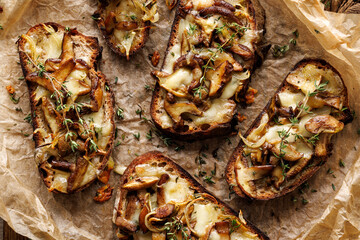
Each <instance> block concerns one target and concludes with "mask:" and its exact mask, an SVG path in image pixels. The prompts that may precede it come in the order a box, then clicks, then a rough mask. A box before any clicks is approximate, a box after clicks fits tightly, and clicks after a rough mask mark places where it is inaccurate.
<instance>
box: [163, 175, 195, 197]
mask: <svg viewBox="0 0 360 240" xmlns="http://www.w3.org/2000/svg"><path fill="white" fill-rule="evenodd" d="M163 187H164V193H165V201H166V202H170V201H174V202H183V201H185V200H186V199H187V198H188V197H189V195H191V194H192V191H191V190H190V189H189V187H190V185H189V183H188V182H187V181H186V180H184V179H183V178H178V177H176V176H171V177H170V180H169V181H168V182H167V183H165V184H164V185H163Z"/></svg>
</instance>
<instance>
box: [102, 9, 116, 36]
mask: <svg viewBox="0 0 360 240" xmlns="http://www.w3.org/2000/svg"><path fill="white" fill-rule="evenodd" d="M116 23H117V21H116V14H115V13H114V12H110V13H109V15H108V16H107V17H106V19H105V21H104V24H105V31H106V32H107V33H108V34H110V33H111V32H112V31H113V30H114V28H115V26H116Z"/></svg>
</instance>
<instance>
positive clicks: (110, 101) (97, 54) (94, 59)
mask: <svg viewBox="0 0 360 240" xmlns="http://www.w3.org/2000/svg"><path fill="white" fill-rule="evenodd" d="M43 24H44V25H50V26H52V27H53V28H56V30H58V29H60V30H63V31H65V27H64V26H62V25H60V24H58V23H54V22H46V23H40V24H37V25H35V26H33V27H31V28H30V29H29V30H28V32H27V33H26V34H28V33H31V32H33V31H36V30H37V28H39V27H41V26H42V25H43ZM76 35H79V36H81V37H82V38H84V39H86V40H87V41H91V42H92V43H91V47H92V49H93V54H92V56H91V64H92V66H90V67H93V68H94V69H95V70H97V68H98V64H99V61H100V59H101V54H102V47H100V45H99V41H98V39H97V38H96V37H90V36H85V35H83V34H82V33H80V32H78V31H77V30H76ZM25 43H26V41H24V40H23V39H20V40H19V42H18V51H19V57H20V63H21V69H22V72H23V75H24V76H27V74H28V73H29V72H28V71H27V69H26V67H25V65H24V63H26V59H27V56H26V54H25V53H23V52H22V51H20V48H24V47H25ZM101 75H102V77H103V78H104V79H105V85H107V86H109V81H108V79H107V78H106V76H105V75H104V74H103V73H101ZM26 83H27V86H28V91H29V100H30V107H31V121H32V126H33V130H35V129H37V128H38V127H39V126H40V123H39V122H38V120H39V118H37V117H36V116H35V112H36V106H35V101H34V99H33V97H32V96H33V93H34V91H35V90H36V87H37V84H36V83H32V82H29V81H26ZM106 91H108V94H109V95H108V96H107V98H106V100H105V102H104V104H107V107H108V108H109V109H112V110H113V108H114V93H113V91H112V90H111V88H109V89H108V90H106ZM110 118H111V124H112V125H113V126H115V121H114V111H110ZM114 134H115V130H114V129H113V130H112V137H111V139H110V140H109V142H108V145H110V146H109V152H108V153H107V154H106V155H104V156H103V157H102V159H104V158H105V161H104V160H102V161H101V165H100V169H99V170H101V171H103V170H104V168H105V167H106V164H107V162H108V160H109V157H110V155H111V152H112V149H113V143H114ZM33 139H34V141H35V149H36V148H38V147H39V141H40V135H39V134H38V133H35V134H34V135H33ZM40 166H41V165H39V166H37V167H38V170H39V173H40V176H41V178H42V180H43V182H44V184H45V186H46V187H47V188H50V185H49V183H48V182H46V181H44V177H45V176H44V172H43V171H42V170H41V168H40ZM95 180H96V178H95V179H94V180H92V181H90V182H88V183H87V184H85V185H84V186H82V187H80V188H78V189H76V191H74V192H79V191H82V190H83V189H85V188H87V187H88V186H90V185H91V184H92V183H93V182H94V181H95ZM52 192H54V193H63V192H59V191H57V190H56V189H55V190H53V191H52ZM63 194H64V193H63ZM65 194H70V193H65Z"/></svg>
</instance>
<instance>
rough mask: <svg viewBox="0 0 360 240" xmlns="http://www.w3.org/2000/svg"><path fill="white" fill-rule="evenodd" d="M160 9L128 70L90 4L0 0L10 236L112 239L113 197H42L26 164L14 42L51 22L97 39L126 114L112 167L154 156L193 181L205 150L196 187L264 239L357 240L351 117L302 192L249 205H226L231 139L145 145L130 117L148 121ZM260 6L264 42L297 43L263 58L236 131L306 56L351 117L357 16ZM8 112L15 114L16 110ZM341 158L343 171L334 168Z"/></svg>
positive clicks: (164, 34) (359, 67)
mask: <svg viewBox="0 0 360 240" xmlns="http://www.w3.org/2000/svg"><path fill="white" fill-rule="evenodd" d="M159 1H160V2H159V5H160V9H159V12H160V16H161V17H160V20H159V22H158V23H156V24H155V27H154V28H153V29H152V30H151V35H150V39H149V41H148V42H147V44H146V47H145V48H144V49H142V50H141V51H140V52H139V53H138V54H137V55H136V56H135V57H133V58H132V59H131V61H129V62H128V61H126V60H125V59H122V58H120V57H118V56H116V55H115V54H114V53H112V52H111V51H110V50H109V48H108V47H107V46H106V44H105V42H104V41H103V39H102V37H101V36H100V34H99V31H98V29H97V27H96V25H95V23H94V21H93V20H92V19H91V17H90V16H91V14H92V13H93V12H94V11H95V9H96V5H97V3H96V2H95V1H94V0H77V1H73V0H63V1H59V0H32V1H31V0H28V1H25V0H24V1H21V0H0V6H2V7H3V8H4V13H2V14H0V24H1V25H2V26H3V28H4V30H0V59H1V60H0V61H1V64H0V83H1V84H0V182H1V184H0V217H1V218H3V219H4V220H5V221H7V222H8V223H9V225H10V226H11V227H12V228H14V229H15V231H17V232H18V233H20V234H22V235H25V236H27V237H30V238H32V239H59V240H61V239H113V238H114V229H113V225H112V222H111V218H112V211H113V208H114V201H115V193H114V196H113V197H112V199H111V200H109V201H108V202H106V203H104V204H96V203H95V202H93V200H92V197H93V196H94V195H95V192H96V189H97V188H98V187H99V186H101V184H100V183H95V184H93V185H92V186H91V187H89V188H88V189H86V190H84V191H83V192H81V193H77V194H74V195H69V196H68V195H56V194H53V193H49V192H48V191H47V189H46V187H45V186H44V184H43V182H42V180H41V179H40V176H39V174H38V170H37V167H36V166H35V161H34V159H33V157H34V143H33V141H32V139H31V137H32V136H31V133H32V128H31V126H30V125H29V124H28V123H27V122H25V121H24V120H23V119H24V117H25V116H26V115H27V114H28V113H29V112H30V107H29V102H28V92H27V87H26V83H25V81H24V80H18V78H19V77H20V76H22V72H21V69H20V66H19V65H18V64H17V62H18V54H17V50H16V49H17V48H16V44H15V42H16V40H17V38H18V36H19V35H21V34H23V33H26V31H27V30H28V29H29V28H30V27H31V26H33V25H35V24H37V23H41V22H49V21H54V22H58V23H59V24H62V25H64V26H69V27H77V28H78V30H79V31H80V32H82V33H84V34H86V35H92V36H97V37H98V38H99V40H100V44H101V45H102V46H103V47H104V51H103V58H102V62H101V67H100V68H101V70H102V71H103V73H104V74H106V76H107V77H108V79H109V80H110V82H111V83H112V84H111V85H112V86H111V87H112V89H113V91H114V92H115V98H116V103H117V106H118V107H121V108H123V109H124V120H122V121H119V120H118V121H117V128H118V129H119V131H118V136H119V137H118V138H117V139H116V141H120V142H121V145H120V146H118V147H116V148H115V150H114V153H113V159H114V161H115V162H116V164H117V165H118V166H127V165H128V164H129V163H130V162H131V160H132V159H134V158H135V157H136V155H139V154H143V153H145V152H147V151H150V150H159V151H162V152H165V153H166V154H167V155H168V156H170V157H171V158H173V159H174V160H176V161H177V162H178V163H179V164H180V165H181V166H183V167H184V168H185V169H186V170H187V171H189V172H190V173H191V174H192V175H194V174H197V173H198V165H196V164H195V161H194V160H195V158H196V156H197V155H198V154H199V151H200V149H201V148H202V149H203V152H204V153H205V154H206V156H207V157H206V158H205V160H206V164H205V165H203V167H202V169H203V170H205V171H207V173H208V174H210V170H212V169H213V168H214V163H216V166H217V171H216V176H215V177H214V181H215V182H216V183H215V184H213V185H212V184H210V185H209V184H206V183H204V182H203V181H202V179H198V180H199V181H200V182H201V183H203V184H204V185H205V187H207V188H208V189H209V190H210V191H212V192H214V193H215V195H217V196H218V197H220V198H221V199H223V200H224V201H225V202H227V203H229V204H230V205H231V206H232V207H233V208H234V209H236V210H238V209H242V210H243V213H244V215H245V216H246V217H247V218H248V219H249V220H250V221H252V222H253V223H255V224H256V226H258V227H259V228H260V229H261V230H262V231H264V232H266V233H267V234H268V235H269V237H270V238H271V239H359V236H360V220H359V219H360V216H359V215H360V160H359V152H358V151H357V149H359V147H360V146H359V137H358V134H357V129H359V121H358V118H355V120H354V122H353V123H352V124H349V125H347V126H346V127H345V129H344V130H343V131H342V132H341V133H340V134H337V135H336V136H335V137H334V138H333V143H334V150H333V154H332V156H331V157H330V158H329V161H328V162H327V163H326V164H325V165H324V166H323V167H322V168H321V169H320V171H319V172H318V173H317V174H316V175H315V176H314V177H313V178H311V179H310V180H309V181H308V185H306V186H304V187H303V188H302V189H303V190H302V192H303V193H301V192H300V191H298V190H296V191H294V192H293V193H291V194H289V195H286V196H285V197H281V198H279V199H275V200H271V201H262V202H261V201H254V202H249V201H246V200H243V199H240V198H238V197H236V196H234V195H233V194H232V195H231V196H230V197H229V190H228V185H227V184H226V182H225V179H224V177H223V173H224V168H225V165H226V162H227V160H228V158H229V156H230V155H231V153H232V151H233V149H234V148H235V146H236V145H237V144H238V142H239V138H238V137H237V136H232V137H229V138H228V139H227V138H226V137H222V138H218V139H209V140H205V141H198V142H192V143H181V142H178V145H179V146H182V145H184V147H185V149H183V150H180V151H178V152H177V151H175V147H176V146H177V145H172V146H170V147H166V146H165V145H164V143H163V142H162V141H161V140H159V138H158V137H156V136H155V134H153V135H154V138H153V140H152V141H149V140H148V139H147V138H146V133H147V132H148V131H149V129H150V125H149V124H147V123H143V122H142V121H141V120H140V119H139V116H138V115H137V114H136V113H135V111H136V110H137V109H139V108H140V107H141V108H142V109H143V110H144V113H143V116H145V117H147V118H150V116H149V106H150V100H151V91H147V90H146V89H145V88H144V86H145V85H149V86H151V87H152V86H153V85H154V80H153V79H152V78H151V77H150V75H149V72H150V71H151V70H152V69H153V67H152V66H151V64H150V62H149V60H148V55H149V54H150V53H152V52H153V51H154V50H159V51H160V53H161V57H163V54H164V52H165V47H166V44H167V40H168V37H169V34H170V26H171V23H172V20H173V14H174V13H173V12H171V13H170V12H169V11H168V10H167V8H166V7H165V5H164V2H165V1H162V0H159ZM261 4H262V5H263V7H264V8H265V10H266V18H267V22H266V35H265V37H266V40H267V41H268V42H269V43H273V44H278V45H284V44H289V40H290V39H291V38H293V37H294V36H293V35H292V32H293V31H294V30H296V29H297V30H298V32H299V38H298V39H297V45H296V46H291V48H290V50H289V51H288V52H287V53H286V54H285V56H284V57H283V58H274V57H273V56H272V55H271V53H270V54H268V56H267V58H266V60H265V62H264V63H263V65H262V66H261V67H260V68H259V69H258V70H256V71H255V73H254V75H253V77H252V82H251V86H252V87H254V88H256V89H258V90H259V93H258V95H257V97H256V100H255V103H254V104H252V105H250V106H249V107H247V109H240V112H241V113H242V114H243V115H245V116H247V120H246V121H244V122H243V123H241V124H240V128H239V129H240V131H242V132H243V133H244V131H245V130H246V129H247V127H248V126H249V125H250V124H251V122H252V121H253V119H254V118H255V117H256V116H257V115H258V114H259V112H260V111H261V110H262V108H263V107H264V106H265V104H266V103H267V101H268V100H269V99H270V98H271V97H272V95H273V94H274V92H275V90H276V88H277V87H278V86H279V84H280V83H281V82H282V81H283V79H284V77H285V76H286V75H287V73H288V72H289V71H290V70H291V69H292V67H293V66H294V65H295V64H296V63H297V62H298V61H300V60H301V59H303V58H310V57H312V58H323V59H325V60H327V61H328V62H330V63H331V64H332V65H333V66H334V67H335V68H336V69H338V70H339V72H340V73H341V75H342V77H343V78H344V81H345V84H346V86H347V88H348V91H349V99H350V106H351V107H352V109H353V110H355V112H360V109H359V108H360V106H359V103H358V101H357V100H358V99H359V98H358V89H360V88H359V84H360V77H359V76H360V39H359V37H360V31H359V30H360V24H359V23H360V16H359V15H342V14H336V13H330V12H325V11H324V10H323V6H322V5H321V4H320V3H319V2H318V1H316V0H307V1H305V0H302V1H301V0H261ZM8 11H9V12H8ZM315 29H316V31H315ZM317 32H318V33H317ZM115 77H118V78H119V81H118V83H117V84H115V83H114V79H115ZM10 84H11V85H12V86H14V87H15V89H16V93H17V96H21V98H20V102H19V104H16V105H15V104H14V103H13V102H11V101H10V99H9V95H8V93H7V92H6V90H5V86H7V85H10ZM15 108H18V110H19V109H20V108H21V111H16V110H15ZM137 133H140V140H139V141H138V140H137V139H136V138H135V137H134V135H133V134H137ZM24 134H25V135H26V134H30V136H27V137H26V136H24ZM121 136H124V140H123V139H122V138H121ZM204 146H208V148H206V147H205V148H204ZM216 149H217V151H214V150H216ZM214 152H216V153H217V156H216V158H214V157H213V153H214ZM340 160H342V161H343V162H344V163H345V167H340V166H339V161H340ZM329 169H330V170H329ZM119 177H120V176H119V175H117V174H114V173H112V175H111V179H110V183H111V185H112V186H114V187H115V188H116V187H117V185H118V182H119ZM335 177H336V178H335ZM332 184H333V187H332ZM315 190H316V192H315ZM295 200H296V201H295ZM306 202H308V203H306ZM305 203H306V204H305Z"/></svg>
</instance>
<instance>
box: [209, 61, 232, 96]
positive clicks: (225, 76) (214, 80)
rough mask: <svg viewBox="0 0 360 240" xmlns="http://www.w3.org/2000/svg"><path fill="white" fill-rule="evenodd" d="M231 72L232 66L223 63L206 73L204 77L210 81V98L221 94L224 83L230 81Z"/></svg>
mask: <svg viewBox="0 0 360 240" xmlns="http://www.w3.org/2000/svg"><path fill="white" fill-rule="evenodd" d="M233 70H234V68H233V66H232V64H230V63H229V62H228V61H225V62H223V63H222V64H221V65H220V66H219V67H217V68H216V69H215V70H209V71H207V74H206V77H207V79H208V80H209V81H210V91H209V96H210V97H212V96H215V95H219V94H221V91H222V89H223V88H224V86H225V85H226V83H228V82H229V81H230V80H231V72H232V71H233Z"/></svg>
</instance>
